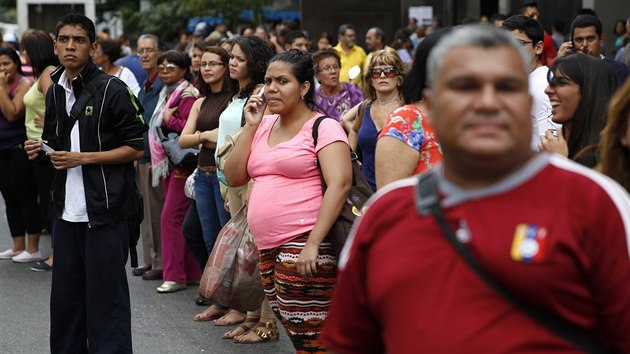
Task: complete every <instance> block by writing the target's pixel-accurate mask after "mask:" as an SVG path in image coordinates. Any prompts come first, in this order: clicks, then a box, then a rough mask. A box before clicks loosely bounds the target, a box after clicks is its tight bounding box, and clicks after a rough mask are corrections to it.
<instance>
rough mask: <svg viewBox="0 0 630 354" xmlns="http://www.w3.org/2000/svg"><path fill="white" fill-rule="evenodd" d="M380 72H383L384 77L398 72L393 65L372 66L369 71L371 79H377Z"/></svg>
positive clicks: (392, 75)
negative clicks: (384, 66)
mask: <svg viewBox="0 0 630 354" xmlns="http://www.w3.org/2000/svg"><path fill="white" fill-rule="evenodd" d="M381 74H385V77H396V76H398V74H400V73H399V72H398V70H396V68H394V67H393V66H388V67H386V68H373V69H372V71H371V75H372V78H373V79H378V78H379V77H381Z"/></svg>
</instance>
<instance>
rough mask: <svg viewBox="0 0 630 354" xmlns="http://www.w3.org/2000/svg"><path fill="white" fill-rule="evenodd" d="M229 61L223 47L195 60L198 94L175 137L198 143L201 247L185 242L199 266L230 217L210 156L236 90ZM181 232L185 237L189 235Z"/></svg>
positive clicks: (197, 201)
mask: <svg viewBox="0 0 630 354" xmlns="http://www.w3.org/2000/svg"><path fill="white" fill-rule="evenodd" d="M229 61H230V54H229V53H228V52H227V51H226V50H225V49H223V48H220V47H206V48H205V49H204V51H203V54H202V55H201V61H200V63H199V66H200V75H201V82H202V84H200V89H201V90H200V91H201V95H202V97H201V98H199V99H197V101H195V104H194V105H193V106H192V109H191V110H190V115H189V116H188V121H186V125H185V126H184V130H182V134H181V136H180V139H179V145H180V146H181V147H183V148H191V147H200V152H199V161H198V164H197V174H196V177H195V201H194V202H193V203H194V204H195V206H196V209H197V213H198V216H199V220H200V222H201V230H202V232H203V241H204V243H203V249H200V248H199V247H197V246H195V247H192V246H191V244H190V242H189V246H191V250H192V251H193V253H194V254H195V256H196V257H197V260H198V261H199V264H200V266H201V268H203V267H205V265H206V262H207V261H208V255H209V254H210V252H211V251H212V247H214V241H215V240H216V238H217V235H218V234H219V231H220V230H221V228H222V227H223V226H224V225H225V224H226V223H227V221H228V220H229V219H230V214H229V213H228V212H227V211H226V210H225V208H224V206H223V204H224V200H223V197H222V196H221V189H220V187H219V180H218V179H217V173H216V171H217V166H216V163H215V160H214V154H215V150H216V144H217V132H218V129H219V116H220V115H221V112H223V110H224V109H225V108H226V107H227V105H228V103H229V102H230V100H231V98H232V96H233V95H234V93H235V92H236V84H237V83H236V81H234V80H232V79H231V78H230V71H229V70H228V65H229ZM185 236H186V238H187V240H188V239H189V235H185Z"/></svg>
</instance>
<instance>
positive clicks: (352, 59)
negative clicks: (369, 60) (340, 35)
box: [335, 43, 366, 87]
mask: <svg viewBox="0 0 630 354" xmlns="http://www.w3.org/2000/svg"><path fill="white" fill-rule="evenodd" d="M335 50H336V51H337V53H338V54H339V57H340V58H341V72H340V73H339V81H341V82H354V83H355V84H357V85H359V86H360V87H363V75H365V72H363V67H364V66H365V57H366V55H365V51H364V50H363V48H361V47H359V46H358V45H355V46H354V47H352V50H351V51H350V54H349V55H346V53H345V52H344V51H343V49H341V43H339V44H337V45H336V46H335ZM355 65H358V66H359V68H361V74H359V76H357V77H356V78H355V79H354V80H352V81H350V78H349V77H348V70H350V68H351V67H353V66H355Z"/></svg>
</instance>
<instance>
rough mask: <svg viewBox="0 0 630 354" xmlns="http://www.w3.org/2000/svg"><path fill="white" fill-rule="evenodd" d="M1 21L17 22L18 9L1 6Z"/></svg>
mask: <svg viewBox="0 0 630 354" xmlns="http://www.w3.org/2000/svg"><path fill="white" fill-rule="evenodd" d="M0 22H6V23H16V22H17V10H16V9H15V7H13V8H5V7H0Z"/></svg>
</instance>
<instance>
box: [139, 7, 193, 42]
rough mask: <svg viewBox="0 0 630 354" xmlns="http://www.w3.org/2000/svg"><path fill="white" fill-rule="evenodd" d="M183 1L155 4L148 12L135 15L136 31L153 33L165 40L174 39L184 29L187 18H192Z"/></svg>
mask: <svg viewBox="0 0 630 354" xmlns="http://www.w3.org/2000/svg"><path fill="white" fill-rule="evenodd" d="M183 3H184V1H169V2H161V3H159V4H156V5H155V6H154V7H153V9H152V10H151V11H149V12H143V13H136V16H137V17H138V19H137V20H138V29H139V30H140V32H143V33H155V34H158V35H159V36H160V37H162V38H163V39H165V40H167V41H168V40H169V39H173V38H176V37H177V35H178V33H179V31H181V30H182V29H185V28H186V25H187V24H188V18H189V17H191V16H194V15H193V14H192V13H191V11H190V10H189V9H188V7H187V6H185V5H184V4H183Z"/></svg>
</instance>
